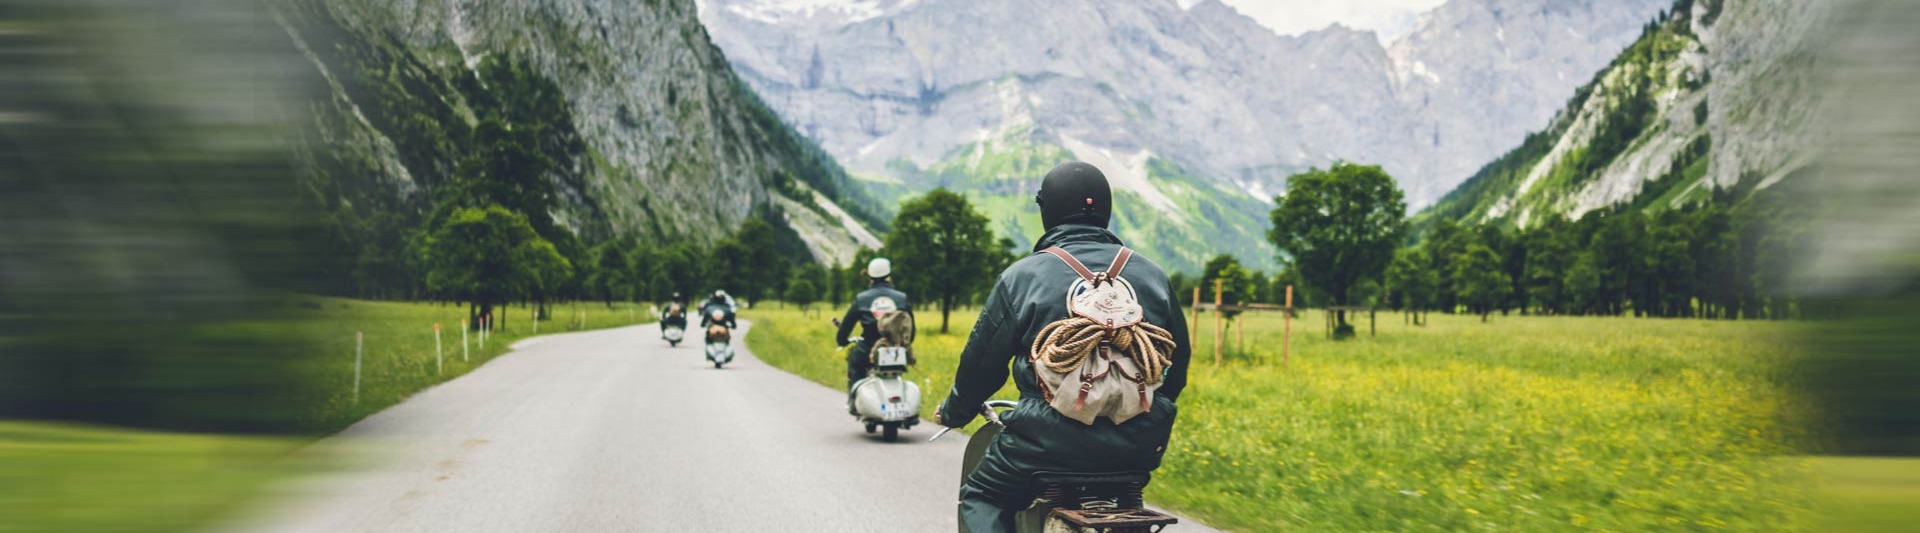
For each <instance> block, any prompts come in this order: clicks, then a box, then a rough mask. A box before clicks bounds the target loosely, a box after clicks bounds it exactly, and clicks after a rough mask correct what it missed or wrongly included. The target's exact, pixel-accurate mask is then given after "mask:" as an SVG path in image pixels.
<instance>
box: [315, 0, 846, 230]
mask: <svg viewBox="0 0 1920 533" xmlns="http://www.w3.org/2000/svg"><path fill="white" fill-rule="evenodd" d="M281 22H282V24H283V26H285V27H286V28H287V30H288V33H289V35H290V36H292V37H293V38H294V39H295V41H296V42H298V43H299V45H300V46H301V48H302V49H303V51H305V53H306V57H307V58H308V60H309V61H310V65H309V66H310V67H312V68H313V70H314V71H316V72H317V73H318V75H319V77H321V78H324V79H325V80H326V83H325V87H328V88H329V89H330V92H328V93H327V94H320V95H316V96H315V98H314V100H315V108H316V111H318V112H317V113H316V115H317V116H318V117H319V118H318V119H317V122H318V124H319V127H317V128H316V131H317V135H318V136H319V137H320V140H321V141H323V142H322V143H320V144H321V146H322V147H323V148H322V150H321V152H324V153H321V154H319V155H318V158H319V159H321V160H322V164H320V165H317V166H319V167H322V168H330V169H332V170H335V171H336V172H333V174H334V175H335V181H336V182H338V181H342V180H352V181H353V182H352V183H323V184H322V187H321V188H327V187H337V188H339V189H340V190H339V191H330V190H329V191H323V192H322V194H334V195H337V196H340V197H342V198H345V199H346V202H344V203H347V204H355V203H357V204H360V205H356V206H355V207H354V208H355V209H365V204H368V203H384V204H408V203H409V202H412V203H415V204H417V203H418V201H419V198H420V197H421V196H423V195H424V194H425V193H426V192H428V191H430V190H431V189H432V188H433V187H434V186H435V185H437V184H438V183H440V181H441V180H443V179H444V177H445V176H446V175H447V173H448V172H451V171H452V169H453V168H454V166H455V165H457V163H458V159H459V157H460V156H461V152H462V148H461V145H462V143H464V142H465V141H464V138H463V137H464V135H465V131H466V130H467V129H468V128H470V127H471V126H472V125H473V122H474V114H475V113H474V112H473V109H475V106H477V105H480V104H481V103H482V102H480V100H485V99H488V98H508V97H517V96H521V95H495V94H490V93H489V90H490V88H489V87H487V86H486V81H485V80H483V79H480V78H478V77H477V76H476V74H475V73H476V69H477V67H478V66H479V65H481V64H482V62H483V61H485V60H486V59H487V58H489V57H496V56H497V57H508V58H512V59H513V60H514V61H516V62H518V63H520V64H524V65H526V68H527V69H528V70H530V71H531V72H532V76H534V77H537V78H540V79H541V80H543V81H544V83H550V84H551V86H553V87H555V88H556V89H557V90H558V91H559V92H560V93H561V94H560V96H561V97H562V98H563V99H564V102H565V110H566V111H567V113H566V114H567V115H568V116H567V117H566V122H567V123H568V125H569V126H570V129H571V131H570V132H568V133H569V134H570V135H571V136H573V138H575V139H576V140H577V141H578V143H577V145H574V146H572V147H571V148H562V149H560V150H558V152H559V153H551V154H549V155H552V156H555V157H556V159H558V160H559V162H560V163H561V167H562V168H561V170H560V171H558V172H556V175H555V176H553V177H552V179H554V180H555V181H556V184H557V185H558V187H557V189H558V193H559V196H560V197H561V200H562V201H561V202H560V207H559V208H558V211H559V212H557V213H554V215H555V218H556V219H557V220H559V221H560V222H561V223H563V224H565V225H566V226H568V227H570V228H572V229H573V230H574V231H575V232H577V233H579V234H581V235H583V236H588V235H592V236H600V237H617V236H638V237H642V238H648V239H692V240H695V241H701V242H710V241H712V240H713V239H715V238H716V237H718V236H720V235H723V234H725V233H727V232H730V231H731V230H732V229H733V228H734V227H736V226H737V225H738V224H739V223H740V222H741V221H743V220H745V219H746V218H748V217H752V216H769V217H771V218H774V219H776V220H784V221H786V222H787V223H788V224H789V225H792V226H794V228H793V229H795V230H796V231H795V233H796V234H797V235H799V236H800V237H801V238H803V239H805V240H807V241H808V242H809V244H810V245H812V246H811V247H812V248H813V251H814V255H815V257H816V259H819V260H822V261H823V262H829V263H832V262H836V261H843V260H845V259H847V258H848V257H851V252H852V248H853V247H854V246H853V245H852V244H869V245H874V246H877V245H878V243H877V241H874V242H864V241H862V239H865V240H867V241H872V238H871V235H870V234H869V233H868V232H867V230H866V228H864V227H862V222H869V223H870V222H874V221H877V220H878V218H877V216H875V215H874V213H875V212H877V211H878V208H877V204H875V203H874V202H873V201H871V200H869V199H867V197H866V196H865V195H864V192H863V191H862V190H861V189H859V188H856V187H849V186H848V181H847V177H846V175H845V173H844V172H843V171H842V170H840V168H839V167H838V165H837V164H835V163H834V162H833V160H832V158H831V157H829V156H826V155H825V154H824V153H822V152H820V151H819V150H818V149H817V148H815V147H814V146H813V144H812V143H811V142H808V141H807V140H806V139H804V138H803V137H800V136H799V135H797V134H796V133H794V132H793V131H792V130H791V129H790V128H788V127H787V126H786V125H785V124H782V123H781V121H780V120H779V119H778V118H777V117H776V116H774V115H773V114H772V113H771V111H770V110H768V109H767V108H766V106H765V105H764V104H762V103H761V102H760V101H759V100H758V99H757V97H756V96H755V95H754V94H753V93H752V91H751V90H750V89H748V88H747V87H746V86H745V85H744V84H742V83H740V82H739V81H738V79H737V78H736V77H735V75H734V73H733V71H732V69H731V68H730V66H729V64H728V62H727V60H726V58H725V57H724V55H722V54H721V52H720V51H719V50H718V49H717V48H715V47H714V46H713V45H712V44H711V43H710V42H709V40H708V36H707V34H706V31H705V29H704V28H703V27H702V26H701V24H700V21H699V20H698V19H697V17H696V16H695V6H694V4H693V2H692V1H691V0H649V1H645V2H630V1H616V0H408V1H386V0H381V1H373V0H346V1H333V2H288V3H287V4H286V7H285V8H283V9H281ZM339 176H346V177H339ZM843 208H844V209H843ZM849 212H850V213H849ZM850 243H851V244H850Z"/></svg>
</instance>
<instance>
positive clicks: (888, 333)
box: [867, 310, 917, 366]
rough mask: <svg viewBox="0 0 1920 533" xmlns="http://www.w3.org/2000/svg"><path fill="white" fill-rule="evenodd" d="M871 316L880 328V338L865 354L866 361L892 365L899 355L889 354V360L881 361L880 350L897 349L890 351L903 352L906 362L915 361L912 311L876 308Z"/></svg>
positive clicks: (912, 362)
mask: <svg viewBox="0 0 1920 533" xmlns="http://www.w3.org/2000/svg"><path fill="white" fill-rule="evenodd" d="M873 318H874V322H875V324H876V326H877V329H879V330H880V340H878V341H875V342H874V343H873V350H872V351H870V352H868V354H867V359H868V361H867V362H869V363H873V364H886V365H888V366H894V365H895V364H897V361H898V360H899V356H898V355H890V360H889V361H887V362H885V363H882V362H881V361H880V359H881V352H882V351H883V350H892V349H897V350H899V351H898V352H892V353H898V354H904V355H905V361H906V364H908V365H912V364H914V363H916V362H917V361H915V360H914V357H913V313H908V312H904V311H885V310H876V311H875V312H874V317H873Z"/></svg>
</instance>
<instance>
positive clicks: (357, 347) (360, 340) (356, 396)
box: [353, 331, 366, 404]
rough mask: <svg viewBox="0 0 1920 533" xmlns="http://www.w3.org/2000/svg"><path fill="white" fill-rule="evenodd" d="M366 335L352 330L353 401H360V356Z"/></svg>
mask: <svg viewBox="0 0 1920 533" xmlns="http://www.w3.org/2000/svg"><path fill="white" fill-rule="evenodd" d="M365 347H366V335H365V334H363V333H361V332H358V331H355V332H353V403H356V404H358V403H360V356H361V353H362V352H364V351H365Z"/></svg>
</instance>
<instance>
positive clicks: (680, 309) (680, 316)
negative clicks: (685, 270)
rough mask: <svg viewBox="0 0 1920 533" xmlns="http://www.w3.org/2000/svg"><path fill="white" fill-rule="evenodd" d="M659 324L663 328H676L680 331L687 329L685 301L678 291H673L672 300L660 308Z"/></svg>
mask: <svg viewBox="0 0 1920 533" xmlns="http://www.w3.org/2000/svg"><path fill="white" fill-rule="evenodd" d="M660 323H661V324H662V325H664V326H678V327H680V328H681V329H685V328H686V327H687V301H686V298H685V297H683V296H681V295H680V292H679V291H674V293H673V299H671V300H667V304H666V305H663V306H660Z"/></svg>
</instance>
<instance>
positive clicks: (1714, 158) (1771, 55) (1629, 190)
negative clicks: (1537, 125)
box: [1416, 0, 1827, 226]
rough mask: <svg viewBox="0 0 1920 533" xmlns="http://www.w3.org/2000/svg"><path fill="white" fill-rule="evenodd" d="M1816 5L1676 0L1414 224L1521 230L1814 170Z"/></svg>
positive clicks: (1821, 14) (1820, 13) (1806, 0)
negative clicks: (1448, 222)
mask: <svg viewBox="0 0 1920 533" xmlns="http://www.w3.org/2000/svg"><path fill="white" fill-rule="evenodd" d="M1826 11H1827V8H1826V7H1825V6H1823V5H1822V3H1821V2H1818V1H1815V0H1770V1H1762V0H1700V1H1697V2H1696V1H1693V0H1681V1H1679V2H1677V3H1675V4H1674V6H1673V8H1672V10H1670V11H1666V12H1663V13H1662V15H1661V16H1660V17H1659V18H1658V19H1656V20H1654V21H1653V22H1651V23H1649V24H1648V25H1647V26H1646V27H1645V28H1644V30H1643V33H1642V35H1641V37H1640V38H1639V39H1638V40H1637V41H1635V42H1634V43H1633V45H1632V46H1630V47H1628V48H1627V50H1626V51H1625V52H1623V53H1621V54H1620V55H1619V57H1617V58H1615V59H1614V60H1613V62H1612V63H1611V65H1609V66H1608V67H1607V69H1606V70H1603V71H1601V72H1600V73H1599V74H1597V75H1596V76H1594V78H1593V80H1592V81H1590V82H1589V83H1587V84H1586V85H1585V86H1582V87H1581V88H1580V89H1579V91H1578V92H1576V94H1575V96H1574V97H1573V98H1572V99H1571V100H1570V101H1569V102H1568V103H1567V106H1566V107H1565V108H1564V109H1562V110H1561V111H1560V112H1559V113H1557V114H1556V115H1555V116H1554V118H1553V119H1552V120H1551V121H1550V122H1548V124H1547V127H1546V128H1545V129H1544V130H1542V131H1540V132H1539V133H1536V134H1533V135H1530V136H1528V138H1527V139H1526V141H1525V142H1523V143H1522V144H1521V145H1520V146H1519V147H1518V148H1514V149H1513V150H1511V151H1509V152H1508V153H1507V154H1506V155H1504V156H1501V157H1500V158H1499V159H1497V160H1495V161H1494V162H1493V163H1491V164H1488V165H1487V166H1485V167H1484V168H1482V169H1481V171H1480V172H1478V173H1476V174H1475V175H1474V176H1473V177H1472V178H1470V179H1468V180H1467V181H1466V182H1465V183H1464V184H1462V185H1461V186H1460V188H1459V189H1457V190H1455V191H1453V192H1452V193H1450V194H1448V195H1447V196H1446V197H1445V198H1442V199H1441V200H1440V201H1439V202H1438V203H1437V204H1435V205H1434V206H1433V207H1432V208H1430V209H1429V210H1427V211H1426V212H1424V213H1422V214H1420V215H1419V216H1417V217H1416V223H1424V222H1426V221H1430V220H1434V219H1453V220H1460V221H1465V222H1490V221H1506V222H1511V223H1513V224H1517V225H1521V226H1525V225H1527V224H1528V223H1529V222H1530V221H1532V220H1537V219H1538V218H1539V217H1541V216H1546V215H1551V214H1558V215H1567V216H1570V217H1575V218H1577V217H1579V216H1580V215H1582V214H1585V213H1587V212H1590V211H1594V210H1597V209H1601V208H1613V209H1616V210H1637V209H1652V210H1660V209H1668V208H1673V207H1678V206H1681V205H1684V204H1686V203H1687V202H1691V201H1698V200H1702V199H1705V198H1707V197H1709V196H1711V195H1712V194H1713V193H1714V192H1715V191H1716V190H1722V191H1745V192H1750V191H1753V190H1758V189H1764V188H1767V187H1770V186H1773V185H1774V184H1776V183H1778V182H1780V181H1781V180H1782V179H1784V178H1786V177H1788V176H1791V175H1794V174H1795V173H1796V172H1798V171H1800V170H1802V169H1803V168H1805V167H1807V165H1808V164H1809V163H1811V161H1812V160H1813V147H1814V144H1815V142H1816V140H1817V138H1818V137H1817V134H1818V133H1819V131H1820V129H1821V127H1820V126H1819V125H1818V124H1817V122H1818V121H1817V120H1816V114H1815V111H1816V109H1815V108H1816V107H1817V106H1818V100H1817V96H1818V95H1817V94H1815V93H1814V92H1813V91H1812V90H1811V89H1810V86H1811V85H1812V84H1813V82H1814V76H1815V74H1816V73H1815V71H1814V62H1813V57H1814V55H1815V53H1816V52H1815V50H1816V47H1817V42H1816V41H1817V39H1816V37H1817V33H1818V32H1817V31H1816V29H1817V28H1818V27H1819V26H1820V25H1821V24H1823V23H1824V21H1825V20H1827V13H1826Z"/></svg>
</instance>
